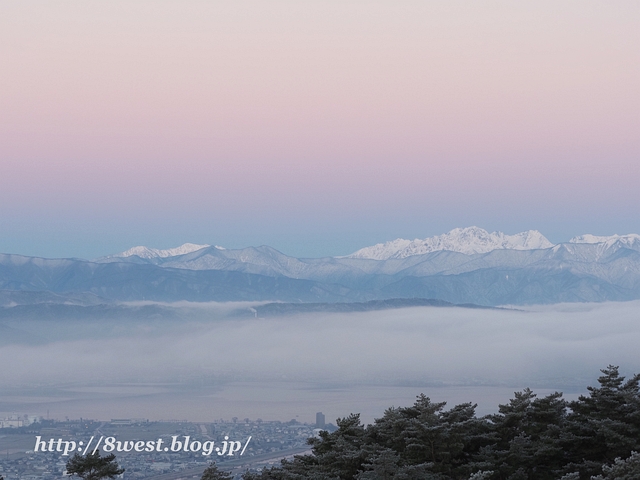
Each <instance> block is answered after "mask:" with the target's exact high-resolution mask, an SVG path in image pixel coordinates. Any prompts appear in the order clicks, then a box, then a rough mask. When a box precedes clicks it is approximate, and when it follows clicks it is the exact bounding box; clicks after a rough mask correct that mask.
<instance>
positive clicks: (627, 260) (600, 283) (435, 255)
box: [0, 227, 640, 306]
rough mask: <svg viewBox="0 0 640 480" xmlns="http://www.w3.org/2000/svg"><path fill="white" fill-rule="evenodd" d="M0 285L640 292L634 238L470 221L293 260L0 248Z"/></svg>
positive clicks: (161, 294)
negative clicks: (340, 253) (85, 256)
mask: <svg viewBox="0 0 640 480" xmlns="http://www.w3.org/2000/svg"><path fill="white" fill-rule="evenodd" d="M0 290H4V292H3V293H0V305H2V304H5V305H9V304H11V303H12V302H13V303H17V304H20V303H38V302H41V301H44V300H45V299H46V298H49V299H53V298H54V296H56V295H57V296H61V295H62V296H63V297H69V296H71V297H74V298H75V300H74V302H76V303H78V302H79V303H85V304H91V303H94V304H95V303H96V302H97V303H102V302H101V300H100V299H105V300H110V301H137V300H151V301H162V302H173V301H180V300H188V301H196V302H202V301H221V302H224V301H276V302H286V303H349V302H368V301H373V300H386V299H390V298H427V299H438V300H441V301H443V302H449V303H452V304H467V303H468V304H475V305H485V306H495V305H504V304H514V305H524V304H541V303H547V304H548V303H558V302H600V301H624V300H634V299H640V236H639V235H625V236H618V235H614V236H611V237H596V236H593V235H583V236H581V237H576V238H574V239H572V240H571V241H570V242H568V243H563V244H559V245H553V244H552V243H551V242H549V241H548V240H547V239H546V238H545V237H544V236H543V235H542V234H540V233H539V232H536V231H529V232H523V233H521V234H517V235H505V234H503V233H501V232H494V233H488V232H486V231H485V230H482V229H479V228H477V227H470V228H466V229H455V230H452V231H451V232H449V233H447V234H444V235H440V236H437V237H431V238H427V239H424V240H412V241H409V240H403V239H398V240H394V241H392V242H388V243H386V244H379V245H375V246H372V247H367V248H364V249H361V250H359V251H358V252H355V253H354V254H352V255H349V256H346V257H327V258H295V257H289V256H287V255H284V254H282V253H281V252H278V251H277V250H275V249H273V248H271V247H268V246H261V247H249V248H243V249H225V248H223V247H219V246H209V245H194V244H185V245H183V246H181V247H177V248H175V249H170V250H156V249H151V248H147V247H134V248H133V249H131V250H128V251H127V252H123V253H121V254H116V255H112V256H108V257H103V258H100V259H97V260H95V261H87V260H78V259H44V258H35V257H25V256H20V255H0ZM18 292H20V293H18ZM29 296H31V297H29ZM29 298H31V302H29V301H28V300H29ZM38 299H40V300H38ZM41 303H42V302H41ZM54 303H55V302H54ZM72 303H73V302H72Z"/></svg>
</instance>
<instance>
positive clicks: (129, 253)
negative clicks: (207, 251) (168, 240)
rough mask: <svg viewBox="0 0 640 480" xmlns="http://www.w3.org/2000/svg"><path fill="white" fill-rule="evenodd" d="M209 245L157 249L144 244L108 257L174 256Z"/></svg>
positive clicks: (188, 244) (191, 244)
mask: <svg viewBox="0 0 640 480" xmlns="http://www.w3.org/2000/svg"><path fill="white" fill-rule="evenodd" d="M207 247H210V245H196V244H195V243H185V244H183V245H180V246H179V247H175V248H168V249H166V250H159V249H156V248H149V247H144V246H138V247H133V248H130V249H129V250H126V251H124V252H121V253H116V254H114V255H109V257H112V258H113V257H117V258H126V257H133V256H136V257H140V258H146V259H150V258H167V257H175V256H177V255H186V254H187V253H191V252H195V251H197V250H201V249H203V248H207Z"/></svg>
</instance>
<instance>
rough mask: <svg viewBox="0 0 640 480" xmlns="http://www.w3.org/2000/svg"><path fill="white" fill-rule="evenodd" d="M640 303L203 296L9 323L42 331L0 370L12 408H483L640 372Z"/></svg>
mask: <svg viewBox="0 0 640 480" xmlns="http://www.w3.org/2000/svg"><path fill="white" fill-rule="evenodd" d="M639 306H640V302H628V303H604V304H562V305H554V306H544V307H528V308H526V309H522V310H476V309H463V308H435V307H421V308H406V309H397V310H384V311H377V312H367V313H349V314H314V315H302V316H290V317H281V318H266V319H259V318H258V319H237V318H235V319H232V318H230V317H227V316H226V315H227V314H226V313H225V312H228V310H229V304H222V305H217V304H209V305H207V306H204V307H203V306H201V308H205V311H208V312H210V315H209V316H208V319H205V320H203V319H202V318H203V317H198V318H189V316H188V315H187V314H186V313H185V316H184V318H181V319H180V320H176V321H153V319H146V320H145V319H123V320H122V321H121V322H114V323H113V324H112V325H108V326H105V325H94V327H91V326H89V328H87V327H86V326H85V328H84V329H82V328H78V327H79V325H80V324H79V323H78V320H73V321H70V320H65V319H47V320H46V321H43V320H32V321H22V322H20V324H19V325H18V324H17V323H15V324H8V325H7V324H6V323H5V327H8V328H11V329H14V333H15V332H16V331H18V330H22V331H23V332H27V333H28V332H29V331H30V330H33V331H36V330H37V331H38V332H40V338H39V339H36V340H34V339H32V340H31V341H29V340H26V341H25V340H24V339H25V338H27V339H28V335H27V336H24V337H22V338H23V340H16V341H13V342H5V343H4V344H3V345H2V346H0V363H1V364H3V365H11V367H10V368H5V369H3V370H2V372H1V373H0V387H1V389H2V391H3V392H4V393H3V394H2V396H1V397H0V411H1V412H15V411H19V412H23V413H34V414H39V415H45V416H46V414H47V411H49V415H51V416H52V417H64V416H69V417H72V418H76V417H81V416H82V417H94V418H98V419H110V418H119V417H134V418H150V419H187V420H194V421H213V420H216V419H219V418H226V419H229V418H231V417H233V416H236V417H239V418H245V417H249V418H262V419H264V420H269V419H279V420H290V419H292V418H297V419H299V421H308V422H311V421H313V415H314V414H315V412H316V411H323V412H324V413H325V414H326V415H327V418H328V419H332V420H333V419H335V418H336V417H338V416H345V415H348V414H349V413H352V412H361V413H362V414H363V419H365V420H366V421H372V420H373V418H375V417H379V416H381V415H382V413H383V411H384V409H385V408H387V407H390V406H408V405H410V404H412V403H413V401H414V399H415V396H416V395H418V394H419V393H425V394H427V395H429V396H431V397H432V398H433V399H434V400H438V401H448V405H449V406H450V407H451V406H453V405H454V404H458V403H463V402H468V401H470V402H473V403H478V404H479V407H478V413H479V414H485V413H489V412H492V411H495V410H496V409H497V405H498V403H505V402H507V401H508V400H509V398H511V396H512V394H513V392H514V391H515V390H521V389H522V388H525V387H532V388H533V389H534V390H535V391H538V392H539V393H540V394H546V393H550V392H551V391H554V390H560V391H564V392H567V393H570V394H574V395H575V394H576V393H578V392H585V391H586V386H587V385H594V384H595V379H596V378H597V377H598V375H599V369H600V368H604V367H606V366H607V365H608V364H614V365H620V366H621V368H622V370H621V371H622V373H623V374H625V375H630V374H632V373H635V372H640V359H639V358H638V356H637V351H636V350H637V345H638V342H639V341H640V323H639V322H638V321H637V319H638V316H637V311H638V307H639ZM186 311H187V308H186V307H185V312H186ZM206 317H207V316H206V315H205V318H206ZM71 332H75V333H74V337H72V339H71V338H69V337H68V336H67V334H69V335H71ZM47 335H49V339H47V338H46V337H47ZM5 338H6V337H5ZM15 338H18V337H15Z"/></svg>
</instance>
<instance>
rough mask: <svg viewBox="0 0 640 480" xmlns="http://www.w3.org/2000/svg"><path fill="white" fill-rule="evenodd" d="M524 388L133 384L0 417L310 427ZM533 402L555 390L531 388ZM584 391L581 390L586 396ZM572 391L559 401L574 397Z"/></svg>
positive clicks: (17, 405) (17, 393)
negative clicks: (423, 402) (320, 421)
mask: <svg viewBox="0 0 640 480" xmlns="http://www.w3.org/2000/svg"><path fill="white" fill-rule="evenodd" d="M522 388H523V387H508V386H437V387H402V386H371V385H354V386H331V385H322V384H316V383H304V382H233V383H228V384H224V385H221V386H203V387H193V386H184V385H162V384H160V385H159V384H149V385H145V384H134V385H106V386H86V387H80V386H76V387H62V388H56V389H50V388H49V389H45V388H42V389H32V390H28V391H25V390H13V391H11V390H9V391H5V392H3V393H2V394H0V416H4V415H7V414H9V413H18V414H32V415H42V416H43V417H45V418H46V417H47V416H48V417H49V418H53V419H59V420H63V419H65V418H66V417H68V418H72V419H73V418H80V417H82V418H92V419H97V420H110V419H112V418H145V419H149V420H189V421H193V422H212V421H215V420H220V419H226V420H229V419H231V418H232V417H238V418H250V419H252V420H253V419H257V418H261V419H263V420H282V421H288V420H291V419H296V420H298V421H299V422H303V423H313V422H315V414H316V412H323V413H324V414H325V416H326V419H327V422H332V423H335V419H336V418H338V417H344V416H347V415H348V414H350V413H360V414H361V418H362V420H363V421H364V422H365V423H371V422H372V421H373V420H374V419H375V418H378V417H381V416H382V415H383V413H384V411H385V409H387V408H389V407H391V406H395V407H406V406H410V405H412V404H413V403H414V401H415V399H416V396H417V395H419V394H420V393H424V394H425V395H427V396H429V397H430V398H431V399H432V400H433V401H437V402H442V401H446V402H447V408H451V407H453V406H454V405H456V404H460V403H465V402H473V403H477V404H478V407H477V410H476V412H477V414H478V415H479V416H480V415H486V414H489V413H494V412H497V410H498V405H499V404H501V403H507V402H508V401H509V399H510V398H513V393H514V391H518V390H522ZM534 391H535V392H536V393H537V394H538V395H539V396H544V395H547V394H549V393H552V392H553V391H555V390H554V389H549V388H541V389H534ZM585 391H586V390H585ZM579 393H584V392H577V391H575V390H573V391H571V392H569V393H566V394H565V398H567V399H575V398H577V396H578V395H579Z"/></svg>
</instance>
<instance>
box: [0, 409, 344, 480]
mask: <svg viewBox="0 0 640 480" xmlns="http://www.w3.org/2000/svg"><path fill="white" fill-rule="evenodd" d="M11 418H12V419H13V420H12V421H14V422H15V421H16V419H17V418H18V417H15V416H13V417H11ZM19 419H20V420H21V421H22V422H23V424H22V425H20V426H21V427H24V426H25V423H24V422H27V421H30V422H31V423H30V424H29V428H19V427H4V429H3V430H0V458H1V461H0V475H2V476H4V479H5V480H18V479H19V480H36V479H37V480H54V479H59V478H61V477H62V475H63V474H64V472H65V465H66V462H67V460H68V459H69V457H68V456H66V457H63V456H62V455H61V454H60V453H57V452H53V453H52V452H34V451H33V449H34V439H35V436H36V435H40V436H41V437H42V439H43V440H48V439H49V438H63V439H65V440H74V441H76V442H79V441H83V442H87V441H88V439H89V438H90V437H91V436H96V437H97V436H104V437H107V436H112V437H115V438H117V439H118V440H121V441H123V442H124V441H138V440H145V441H146V440H156V439H158V438H163V439H164V445H170V444H171V440H172V437H173V436H178V438H179V439H184V437H185V436H189V437H190V439H192V440H198V441H200V442H204V441H207V440H213V441H214V442H215V444H216V445H220V446H222V442H223V441H224V439H225V437H228V440H232V441H240V442H243V445H245V444H246V450H245V452H244V455H243V456H242V457H241V458H240V457H239V456H238V455H237V454H236V455H234V456H231V457H230V456H228V455H224V456H218V455H216V453H215V452H214V453H213V454H212V455H211V456H205V455H202V453H201V452H184V451H180V452H171V451H168V452H165V451H159V452H158V451H153V452H113V453H115V455H116V460H117V462H118V464H119V465H120V466H121V467H124V468H125V473H124V474H123V476H122V478H123V479H124V480H134V479H136V480H138V479H139V480H143V479H149V480H152V479H153V478H155V477H157V476H159V475H165V474H172V473H178V472H197V471H201V470H203V469H204V468H205V467H206V465H207V464H208V463H210V462H211V461H215V462H216V463H217V464H218V465H219V466H220V467H223V468H225V465H227V469H228V470H231V469H232V468H235V469H236V471H238V472H240V471H241V470H242V471H244V470H246V469H247V468H249V469H259V468H262V467H264V466H266V465H270V464H277V463H279V461H280V459H281V458H283V457H286V456H291V455H294V454H299V453H302V452H303V451H305V450H308V448H309V447H308V444H307V439H308V438H309V437H312V436H314V435H317V434H318V431H319V428H322V427H326V428H327V429H332V428H335V427H333V426H332V425H330V424H329V425H324V415H322V414H318V416H317V417H316V423H315V424H306V423H300V422H298V421H296V420H291V421H289V422H280V421H263V420H260V419H257V420H250V419H248V418H245V419H244V420H240V419H238V418H234V419H232V420H218V421H215V422H208V423H194V422H187V421H164V422H150V421H148V420H143V419H112V420H111V421H104V422H102V421H97V420H87V419H81V420H67V421H53V420H42V419H40V421H35V422H33V421H31V420H32V419H31V418H25V417H19ZM319 420H321V421H319ZM16 425H17V424H16ZM320 425H322V427H320ZM249 439H250V440H249ZM247 462H251V464H250V465H249V464H248V463H247ZM198 469H200V470H198ZM193 475H194V477H193V478H199V475H198V474H197V473H194V474H193ZM185 478H188V477H185Z"/></svg>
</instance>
